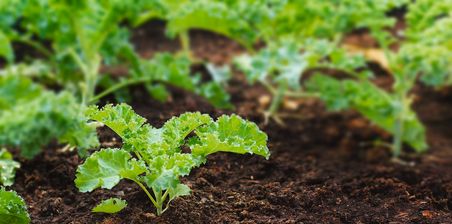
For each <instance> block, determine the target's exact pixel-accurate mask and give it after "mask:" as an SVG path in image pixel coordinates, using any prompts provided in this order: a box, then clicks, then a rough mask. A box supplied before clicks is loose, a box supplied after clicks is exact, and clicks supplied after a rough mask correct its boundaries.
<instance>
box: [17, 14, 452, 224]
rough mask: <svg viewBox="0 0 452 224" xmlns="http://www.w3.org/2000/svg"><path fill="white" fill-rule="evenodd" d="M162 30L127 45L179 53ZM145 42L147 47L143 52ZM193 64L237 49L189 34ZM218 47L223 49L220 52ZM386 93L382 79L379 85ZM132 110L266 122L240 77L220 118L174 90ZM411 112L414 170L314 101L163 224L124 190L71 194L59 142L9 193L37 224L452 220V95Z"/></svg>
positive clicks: (104, 134) (218, 160) (139, 197)
mask: <svg viewBox="0 0 452 224" xmlns="http://www.w3.org/2000/svg"><path fill="white" fill-rule="evenodd" d="M163 29H164V28H163V25H162V24H161V23H158V22H157V23H151V24H147V25H145V26H144V27H142V28H140V29H138V30H137V31H136V32H135V35H134V37H133V41H134V43H135V44H136V45H137V49H140V51H142V52H141V53H142V55H144V56H146V57H150V56H151V55H153V54H154V52H155V51H161V50H171V51H174V50H176V49H177V48H178V46H177V42H175V41H171V40H168V39H166V38H165V37H164V35H163ZM150 43H152V44H150ZM192 44H193V49H194V50H193V51H194V53H195V55H197V56H198V57H200V58H203V59H209V60H211V61H213V62H216V63H221V62H225V61H229V60H230V58H231V56H232V55H235V54H238V53H240V51H241V48H240V46H238V45H237V44H235V43H233V42H231V41H229V40H227V39H226V38H223V37H219V36H215V35H213V34H209V33H205V32H200V31H197V32H193V33H192ZM218 49H221V51H219V52H218ZM378 81H379V82H381V83H388V82H390V80H388V78H387V77H386V76H381V77H379V78H378ZM131 91H132V92H133V93H132V95H133V96H134V98H133V99H134V100H133V103H132V104H131V105H132V106H133V108H134V109H135V110H136V111H137V113H139V114H140V115H142V116H144V117H146V118H147V119H148V122H149V123H150V124H152V125H154V126H157V127H160V126H161V125H162V124H163V123H164V121H165V120H167V119H168V118H170V117H171V116H174V115H178V114H181V113H183V112H186V111H201V112H204V113H209V114H211V115H212V116H215V117H217V116H219V115H221V114H222V113H232V112H235V113H238V114H239V115H241V116H243V117H246V118H248V119H250V120H252V121H255V122H257V123H261V122H262V118H261V115H260V114H259V110H260V105H259V103H258V101H257V99H258V98H259V97H260V96H262V95H265V94H267V93H266V92H265V90H264V88H263V87H261V86H248V85H247V84H245V82H244V80H243V77H241V76H240V75H238V76H237V77H236V78H234V80H233V81H232V83H231V84H230V88H229V92H230V93H231V94H232V97H233V98H232V101H233V103H234V105H236V109H235V110H234V111H221V110H216V109H214V108H213V107H211V106H210V105H209V104H207V103H206V102H205V101H204V100H203V99H201V98H199V97H197V96H195V95H193V94H191V93H187V92H184V91H182V90H179V89H174V88H172V93H173V96H172V99H171V101H169V102H167V103H160V102H157V101H155V100H152V99H149V97H148V95H147V94H146V93H145V91H144V89H143V88H142V87H140V86H135V87H132V89H131ZM415 93H416V94H417V96H418V98H417V100H416V102H415V108H416V110H417V112H418V113H419V115H420V117H421V119H422V120H423V122H424V123H425V124H426V126H427V135H428V141H429V144H430V150H429V151H428V152H427V153H426V154H424V155H419V156H416V155H412V153H411V154H408V155H410V156H407V157H405V158H404V159H406V160H409V161H414V162H415V165H414V166H413V167H410V166H404V165H400V164H396V163H393V162H390V153H389V152H388V151H387V150H386V149H384V148H382V147H376V146H373V144H372V141H373V140H375V139H378V138H380V139H382V140H386V141H388V140H390V136H388V135H387V134H385V133H384V132H382V131H381V130H379V129H378V128H376V127H374V126H372V125H371V124H370V123H369V122H368V121H367V120H365V119H364V118H362V117H361V116H359V115H358V114H357V113H354V112H342V113H332V112H327V111H326V110H325V109H324V107H323V106H322V104H321V103H319V102H318V101H315V100H302V101H300V102H298V103H299V109H297V110H296V111H288V112H287V113H288V114H292V115H294V116H299V117H298V118H295V117H292V118H290V117H288V118H285V122H286V124H287V126H286V127H280V126H278V125H276V124H274V123H270V124H269V125H267V126H265V127H264V126H262V128H263V129H264V131H265V132H266V133H267V134H268V135H269V148H270V150H271V152H272V156H271V157H270V159H269V160H265V159H263V158H261V157H257V156H251V155H245V156H240V155H232V154H226V153H220V154H217V155H213V156H210V157H209V161H208V162H207V164H206V165H205V166H203V167H201V168H197V169H195V170H193V171H192V173H191V174H190V176H188V177H185V178H183V182H184V183H186V184H187V185H189V186H190V187H191V188H192V190H193V192H192V195H191V196H185V197H181V198H179V199H176V200H175V201H173V202H172V205H171V208H170V209H169V210H168V211H167V212H165V213H164V214H163V215H162V216H161V217H157V216H155V215H154V208H153V206H152V204H151V203H150V202H149V201H148V199H147V197H146V195H145V194H144V192H142V191H141V190H140V189H139V187H138V186H135V185H134V184H133V183H130V182H127V181H122V182H121V183H120V184H119V185H118V186H116V187H115V188H113V190H111V191H109V190H95V191H94V192H92V193H80V192H78V190H77V189H76V187H75V186H74V182H73V180H74V179H75V172H76V168H77V165H78V164H80V163H81V162H82V160H81V159H79V157H78V156H77V155H76V153H75V152H60V151H58V150H57V149H59V148H61V146H58V145H56V144H54V145H51V146H49V147H48V148H47V149H46V150H45V152H44V153H42V154H41V155H39V156H38V157H36V158H35V159H33V160H30V161H21V163H22V168H21V169H20V170H19V171H18V174H17V178H16V183H15V184H14V186H13V189H15V190H17V191H18V193H19V194H20V195H22V196H23V197H24V198H25V200H26V202H27V204H28V205H29V211H30V213H31V216H32V220H33V221H32V222H33V223H74V224H75V223H103V224H116V223H388V222H394V223H450V222H452V213H451V212H450V210H451V209H452V172H451V171H452V136H451V134H450V131H449V129H450V127H451V125H452V116H451V115H450V111H451V110H452V92H451V91H447V90H445V91H439V92H438V91H433V90H431V89H428V88H425V87H422V86H418V87H416V90H415ZM99 136H100V139H101V141H102V144H103V146H104V147H107V146H108V147H119V146H120V145H121V143H120V139H119V138H118V137H117V136H115V134H114V133H113V132H111V131H110V130H107V129H106V128H103V129H101V130H99ZM113 196H117V197H120V198H123V199H125V200H127V201H128V204H129V205H128V207H127V208H126V209H124V210H123V211H121V212H120V213H118V214H116V215H102V214H93V213H91V212H90V210H91V209H92V207H94V206H95V205H96V204H97V203H99V202H100V201H101V200H102V199H107V198H109V197H113Z"/></svg>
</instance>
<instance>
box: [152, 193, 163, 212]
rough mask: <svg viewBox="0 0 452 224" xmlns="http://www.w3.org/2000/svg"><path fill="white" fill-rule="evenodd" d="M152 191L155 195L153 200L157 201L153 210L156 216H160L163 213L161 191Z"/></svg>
mask: <svg viewBox="0 0 452 224" xmlns="http://www.w3.org/2000/svg"><path fill="white" fill-rule="evenodd" d="M152 190H153V191H154V195H155V199H156V201H157V205H156V206H155V208H156V209H157V216H160V215H161V214H162V213H163V202H164V200H162V199H163V197H162V191H160V190H159V191H156V190H154V189H152Z"/></svg>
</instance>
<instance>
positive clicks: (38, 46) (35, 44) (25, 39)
mask: <svg viewBox="0 0 452 224" xmlns="http://www.w3.org/2000/svg"><path fill="white" fill-rule="evenodd" d="M14 40H15V41H17V42H21V43H24V44H26V45H29V46H31V47H33V48H35V49H36V50H38V51H39V52H40V53H42V54H43V55H44V56H46V57H48V58H51V57H52V52H50V51H49V50H48V49H47V48H46V47H45V46H44V45H42V44H41V43H39V42H37V41H34V40H31V39H29V38H28V37H17V38H15V39H14Z"/></svg>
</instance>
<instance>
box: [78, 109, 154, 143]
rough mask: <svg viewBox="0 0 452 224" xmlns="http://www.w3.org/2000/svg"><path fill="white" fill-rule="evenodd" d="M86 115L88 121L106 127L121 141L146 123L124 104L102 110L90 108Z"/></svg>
mask: <svg viewBox="0 0 452 224" xmlns="http://www.w3.org/2000/svg"><path fill="white" fill-rule="evenodd" d="M86 114H87V116H88V117H89V118H90V119H93V120H96V121H99V122H101V123H103V124H105V125H107V126H108V127H109V128H110V129H112V130H113V131H114V132H115V133H116V134H118V135H119V136H120V137H121V138H123V139H124V138H127V137H128V136H130V135H132V134H133V133H135V132H137V131H138V130H139V129H140V128H141V126H142V125H143V124H144V123H145V122H146V119H145V118H143V117H141V116H139V115H137V114H136V113H135V112H134V111H133V109H132V107H130V106H129V105H127V104H124V103H123V104H119V105H116V106H113V105H111V104H108V105H106V106H104V107H103V108H102V109H98V108H97V106H92V107H90V108H89V109H88V110H87V112H86Z"/></svg>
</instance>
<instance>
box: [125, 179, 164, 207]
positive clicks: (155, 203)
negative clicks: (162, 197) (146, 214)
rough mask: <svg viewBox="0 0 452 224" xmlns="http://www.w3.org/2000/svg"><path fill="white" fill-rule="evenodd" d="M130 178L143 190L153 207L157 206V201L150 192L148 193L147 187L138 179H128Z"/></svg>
mask: <svg viewBox="0 0 452 224" xmlns="http://www.w3.org/2000/svg"><path fill="white" fill-rule="evenodd" d="M130 180H132V181H133V182H135V183H136V184H138V186H140V188H141V189H143V191H144V192H145V193H146V195H147V196H148V198H149V199H150V200H151V202H152V204H154V206H155V207H157V206H158V204H157V202H156V201H155V199H154V198H153V197H152V195H151V193H149V191H148V189H146V187H145V186H144V185H143V184H142V183H141V182H140V181H138V180H135V179H130Z"/></svg>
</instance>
